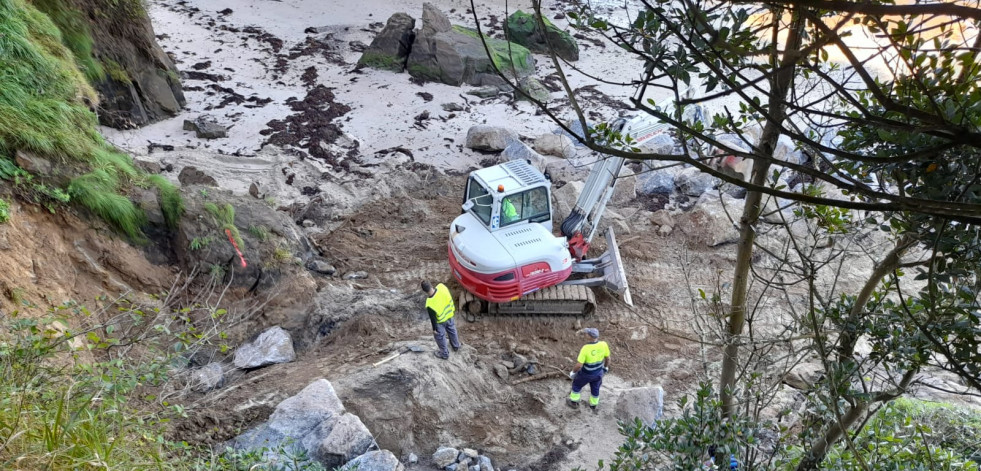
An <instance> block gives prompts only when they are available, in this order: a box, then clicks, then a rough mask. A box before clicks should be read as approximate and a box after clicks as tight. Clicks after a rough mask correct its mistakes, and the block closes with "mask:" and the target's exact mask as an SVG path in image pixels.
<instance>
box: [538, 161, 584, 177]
mask: <svg viewBox="0 0 981 471" xmlns="http://www.w3.org/2000/svg"><path fill="white" fill-rule="evenodd" d="M545 174H547V175H548V177H549V178H551V179H552V182H554V183H566V182H582V181H586V178H588V177H589V166H588V165H578V164H577V163H575V162H572V161H568V160H560V161H557V162H549V163H548V164H546V165H545Z"/></svg>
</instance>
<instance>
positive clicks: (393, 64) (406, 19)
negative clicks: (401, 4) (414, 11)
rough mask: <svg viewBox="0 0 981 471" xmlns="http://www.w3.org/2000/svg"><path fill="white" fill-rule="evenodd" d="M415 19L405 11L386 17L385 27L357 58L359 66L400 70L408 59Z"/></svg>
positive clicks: (414, 36) (413, 38) (414, 35)
mask: <svg viewBox="0 0 981 471" xmlns="http://www.w3.org/2000/svg"><path fill="white" fill-rule="evenodd" d="M415 27H416V20H415V18H412V17H411V16H409V15H407V14H405V13H396V14H394V15H392V16H390V17H389V18H388V22H386V23H385V28H384V29H382V30H381V32H380V33H378V35H377V36H375V39H373V40H372V41H371V45H370V46H368V49H366V50H365V51H364V53H363V54H361V58H360V59H358V65H359V66H366V67H372V68H375V69H382V70H390V71H392V72H402V71H403V70H405V63H406V61H408V59H409V51H411V49H412V41H413V40H415V38H416V33H415V31H414V28H415Z"/></svg>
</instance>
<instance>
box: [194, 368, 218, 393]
mask: <svg viewBox="0 0 981 471" xmlns="http://www.w3.org/2000/svg"><path fill="white" fill-rule="evenodd" d="M224 383H225V372H224V371H223V369H222V367H221V364H220V363H208V364H207V365H204V366H203V367H201V368H198V369H196V370H194V371H192V372H191V390H193V391H197V392H201V393H204V392H208V391H211V390H213V389H218V388H220V387H222V386H223V385H224Z"/></svg>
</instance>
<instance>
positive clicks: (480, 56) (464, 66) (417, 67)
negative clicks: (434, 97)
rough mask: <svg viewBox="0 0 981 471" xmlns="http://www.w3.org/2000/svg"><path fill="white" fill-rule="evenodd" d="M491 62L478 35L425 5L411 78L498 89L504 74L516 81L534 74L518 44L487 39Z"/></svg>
mask: <svg viewBox="0 0 981 471" xmlns="http://www.w3.org/2000/svg"><path fill="white" fill-rule="evenodd" d="M485 39H486V41H487V46H488V48H489V49H490V53H491V56H492V57H493V62H492V59H491V58H489V57H488V54H487V51H486V50H485V48H484V44H483V42H482V41H481V39H480V37H479V34H478V33H477V32H476V31H474V30H471V29H468V28H464V27H462V26H454V25H452V24H451V23H450V20H449V18H447V16H446V14H444V13H443V12H441V11H439V9H437V8H436V7H435V6H433V5H432V4H430V3H425V4H423V15H422V28H421V29H420V30H419V32H418V33H417V34H416V37H415V41H413V43H412V51H411V52H410V53H409V59H408V62H407V64H406V66H407V69H408V71H409V74H411V75H412V76H413V77H416V78H418V79H422V80H428V81H433V82H442V83H446V84H449V85H462V84H464V83H467V84H471V85H478V86H479V85H497V84H499V83H500V78H499V77H498V76H497V75H496V72H495V71H494V65H495V64H496V65H497V67H498V68H499V69H500V70H501V72H503V73H505V74H509V75H516V76H517V77H524V76H527V75H530V74H532V73H533V72H534V70H535V61H534V58H532V56H531V52H530V51H528V49H526V48H525V47H523V46H520V45H518V44H509V43H508V42H507V41H502V40H499V39H493V38H485Z"/></svg>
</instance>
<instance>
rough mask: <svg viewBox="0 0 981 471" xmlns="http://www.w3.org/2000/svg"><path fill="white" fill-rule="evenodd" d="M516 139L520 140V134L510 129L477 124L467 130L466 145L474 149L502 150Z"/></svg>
mask: <svg viewBox="0 0 981 471" xmlns="http://www.w3.org/2000/svg"><path fill="white" fill-rule="evenodd" d="M515 141H518V134H517V133H515V132H514V131H512V130H510V129H506V128H499V127H495V126H487V125H477V126H473V127H471V128H470V130H468V131H467V141H466V143H465V144H464V145H465V146H466V147H468V148H470V149H473V150H481V151H487V152H500V151H502V150H504V149H505V148H506V147H507V146H508V144H510V143H512V142H515Z"/></svg>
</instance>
